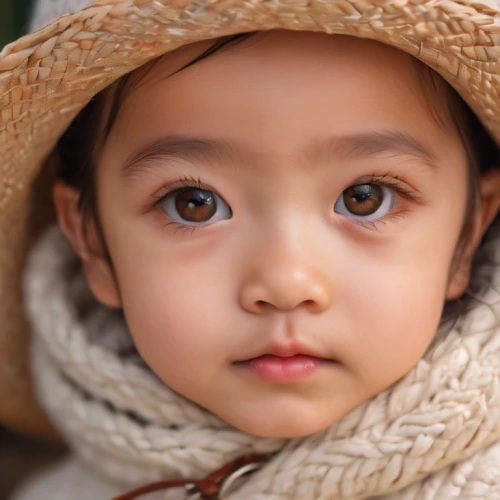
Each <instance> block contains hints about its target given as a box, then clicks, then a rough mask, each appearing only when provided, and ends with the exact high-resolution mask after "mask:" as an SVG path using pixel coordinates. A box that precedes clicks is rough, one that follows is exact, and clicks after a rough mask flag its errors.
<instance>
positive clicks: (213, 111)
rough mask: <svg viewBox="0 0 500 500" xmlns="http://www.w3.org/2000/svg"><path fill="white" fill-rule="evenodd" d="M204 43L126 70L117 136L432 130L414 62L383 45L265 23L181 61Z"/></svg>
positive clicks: (284, 137) (284, 138) (227, 136)
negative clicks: (261, 29)
mask: <svg viewBox="0 0 500 500" xmlns="http://www.w3.org/2000/svg"><path fill="white" fill-rule="evenodd" d="M213 43H214V42H213V41H205V42H199V43H196V44H191V45H188V46H186V47H182V48H181V49H178V50H176V51H174V52H173V53H171V54H167V55H165V56H163V57H162V58H161V59H159V60H157V61H155V62H154V63H151V64H150V65H148V66H146V67H144V68H141V69H139V70H138V71H137V72H136V73H135V74H133V75H131V78H130V81H129V82H128V87H129V88H128V89H127V90H126V91H125V92H124V95H125V97H124V99H123V102H122V104H121V107H120V111H119V113H118V120H117V124H116V125H115V128H117V129H118V133H119V135H120V136H121V137H123V136H124V135H125V136H127V137H128V138H129V139H130V140H131V141H132V142H134V140H135V139H137V140H139V138H138V136H148V135H149V136H154V135H155V134H156V133H159V132H160V131H161V132H162V133H165V134H173V133H176V134H177V133H181V134H182V133H183V129H186V128H188V129H189V133H190V134H192V133H193V132H194V131H196V129H197V128H198V129H199V133H200V134H202V135H207V133H209V134H214V135H219V136H220V135H222V136H223V137H224V138H225V139H228V140H231V137H230V136H231V135H238V134H240V133H241V131H242V127H243V126H244V127H243V130H244V132H245V134H246V135H247V137H250V136H252V135H255V134H257V135H259V132H260V134H262V133H267V135H268V136H273V141H274V145H276V146H279V141H280V140H282V141H283V142H286V141H287V140H288V142H289V141H290V139H291V138H292V137H294V136H296V135H297V128H300V130H301V133H302V134H303V135H304V136H305V135H307V134H309V135H311V136H314V135H315V134H322V133H324V129H325V128H330V129H332V127H333V128H334V129H336V130H331V132H332V133H335V132H338V131H339V130H341V131H342V132H347V133H349V132H352V133H357V132H359V131H360V130H359V128H360V127H365V128H370V127H371V128H374V129H376V128H379V127H385V126H387V125H388V122H391V121H392V122H393V123H389V125H391V126H392V125H394V124H397V125H398V126H401V127H403V128H406V129H407V130H405V131H407V132H409V133H412V132H414V131H415V129H420V130H419V134H421V135H424V136H425V135H431V134H433V133H435V130H434V129H435V128H437V124H436V123H435V120H434V119H433V116H432V113H430V112H429V106H428V102H426V99H425V97H424V93H423V92H422V79H421V78H419V75H418V72H417V69H416V66H415V64H414V61H413V60H412V58H411V57H410V56H409V55H407V54H405V53H404V52H401V51H399V50H397V49H394V48H392V47H388V46H385V45H383V44H380V43H378V42H374V41H370V40H364V39H357V38H354V37H348V36H339V35H326V34H323V33H311V32H290V31H274V32H265V33H257V34H254V35H253V36H251V37H249V38H247V39H244V40H243V41H240V42H238V43H229V44H228V45H226V46H224V47H223V48H221V49H220V50H218V51H217V52H215V53H213V54H211V55H209V56H208V57H205V58H202V59H201V60H199V61H197V62H196V63H195V64H192V65H190V66H189V67H187V68H186V69H182V68H183V67H184V66H186V65H188V64H189V63H190V62H192V61H193V60H196V59H197V58H198V57H199V56H200V54H203V53H204V52H205V51H206V50H209V49H210V47H211V46H212V45H213ZM181 69H182V70H181ZM179 70H181V71H179ZM306 122H307V123H306ZM138 127H139V128H140V130H138ZM349 129H352V130H349ZM448 130H449V129H448ZM115 132H116V131H115ZM441 132H442V133H446V129H445V130H443V131H441ZM151 138H153V137H147V139H151ZM309 139H311V137H309ZM263 147H264V145H263Z"/></svg>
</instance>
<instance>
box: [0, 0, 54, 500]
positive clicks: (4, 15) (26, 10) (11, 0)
mask: <svg viewBox="0 0 500 500" xmlns="http://www.w3.org/2000/svg"><path fill="white" fill-rule="evenodd" d="M31 5H32V0H0V49H1V48H3V46H4V45H6V44H7V43H9V42H12V41H13V40H15V39H16V38H18V37H19V36H21V35H23V34H25V33H26V32H27V30H28V19H29V15H30V12H31V11H30V8H31ZM63 452H64V447H63V446H62V445H61V444H59V443H54V442H41V441H37V440H34V439H31V438H29V437H26V436H20V435H17V434H15V433H13V432H10V431H9V430H8V429H5V428H3V427H2V426H1V425H0V499H1V500H6V499H8V495H9V492H10V491H11V490H12V489H13V488H14V487H15V486H16V485H17V484H19V483H20V482H21V481H22V480H23V479H25V478H26V477H27V476H29V475H30V474H32V473H34V472H35V471H36V470H38V469H39V468H40V467H42V466H43V465H46V464H48V463H50V462H52V461H53V460H54V459H56V458H57V457H59V456H60V455H61V454H62V453H63Z"/></svg>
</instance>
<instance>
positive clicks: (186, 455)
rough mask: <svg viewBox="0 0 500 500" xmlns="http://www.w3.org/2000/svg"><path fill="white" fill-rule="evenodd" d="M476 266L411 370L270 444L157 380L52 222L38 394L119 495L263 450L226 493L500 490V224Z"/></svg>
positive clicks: (33, 273) (38, 338) (309, 495)
mask: <svg viewBox="0 0 500 500" xmlns="http://www.w3.org/2000/svg"><path fill="white" fill-rule="evenodd" d="M481 262H482V263H481V265H480V266H479V267H477V269H475V272H474V276H475V283H474V284H473V285H472V287H471V292H470V295H471V300H470V302H468V305H467V307H466V308H465V310H464V311H463V312H462V313H461V315H460V316H459V317H458V320H456V321H454V322H453V324H451V325H450V324H448V325H444V326H443V329H442V331H440V332H438V335H437V336H436V339H435V341H434V343H433V345H432V346H431V347H430V348H429V350H428V352H427V353H426V354H425V356H424V357H423V359H421V360H420V361H419V363H418V364H417V365H416V366H415V367H414V368H413V369H412V370H411V371H410V372H409V373H408V374H407V375H406V376H405V377H404V378H402V379H401V380H399V381H398V382H397V383H395V384H394V385H393V386H392V387H390V388H389V389H387V390H386V391H384V392H382V393H380V394H378V395H377V396H376V397H374V398H373V399H371V400H369V401H366V402H365V403H364V404H362V405H361V406H359V407H358V408H356V409H355V410H353V411H352V412H351V413H349V414H348V415H346V416H345V417H344V418H342V419H341V420H340V421H339V422H337V423H334V424H333V425H332V426H330V427H329V428H328V429H326V430H324V431H322V432H319V433H316V434H314V435H311V436H307V437H303V438H297V439H289V440H283V439H269V438H259V437H255V436H251V435H248V434H245V433H244V432H241V431H239V430H237V429H235V428H233V427H231V426H229V425H228V424H227V423H225V422H224V421H222V420H220V419H219V418H217V417H215V416H214V415H213V414H211V413H209V412H207V411H206V410H204V409H203V408H201V407H199V406H197V405H196V404H194V403H193V402H191V401H189V400H187V399H185V398H183V397H182V396H180V395H179V394H177V393H175V392H173V391H172V390H171V389H169V387H167V386H166V385H165V384H164V383H162V382H161V380H159V379H158V378H157V377H156V376H155V375H154V374H153V373H152V372H151V371H150V370H149V369H148V367H147V366H146V365H145V363H144V362H143V361H142V360H141V358H140V356H139V355H138V354H137V351H136V350H135V348H134V345H133V342H132V339H131V337H130V334H129V332H128V330H127V327H126V324H125V321H124V319H123V316H122V314H121V312H117V311H112V310H109V309H107V308H105V307H103V306H101V305H99V304H98V303H97V302H96V301H95V300H94V299H93V298H92V295H91V294H90V292H89V290H88V288H87V285H86V282H85V279H84V278H83V275H82V272H81V269H80V267H79V263H78V259H77V258H76V257H75V255H74V253H73V251H72V250H71V248H70V246H69V244H68V243H67V241H66V239H65V238H64V236H63V235H62V233H61V232H60V230H59V229H58V228H56V227H54V228H51V229H50V230H49V231H48V232H47V233H46V235H45V236H44V237H43V239H42V240H41V241H40V242H39V243H38V245H37V246H36V248H35V249H34V251H33V252H32V255H31V257H30V260H29V263H28V268H27V273H26V283H25V288H26V300H27V306H28V310H29V314H30V317H31V320H32V324H33V330H34V342H33V346H34V347H33V370H34V375H35V377H34V378H35V380H36V384H37V391H38V394H39V398H40V400H41V401H42V404H43V405H44V407H45V408H46V409H47V411H48V413H49V415H50V416H51V417H52V419H53V421H54V422H55V424H56V425H57V426H58V428H59V429H60V431H61V432H62V434H63V435H64V436H65V438H66V439H67V441H68V442H69V444H70V446H71V447H72V449H73V450H74V452H75V453H76V454H77V455H78V456H79V457H80V459H81V460H82V461H84V462H85V463H86V464H88V466H89V467H90V468H92V469H94V470H96V471H97V472H98V473H99V474H100V475H104V476H105V477H106V478H107V479H108V480H109V481H111V482H114V483H117V484H120V485H122V486H123V489H124V490H126V489H127V488H129V487H135V486H137V485H141V484H144V483H148V482H151V481H155V480H159V479H164V478H170V477H177V476H189V477H203V476H206V475H207V474H208V473H210V472H211V471H213V470H214V469H216V468H218V467H220V466H222V465H223V464H225V463H227V462H229V461H230V460H232V459H234V458H236V457H238V456H240V455H242V454H245V453H259V454H262V453H266V454H271V458H270V460H269V461H268V462H267V463H266V464H265V465H264V466H263V467H262V468H261V469H260V470H259V471H257V472H255V473H253V474H252V475H251V476H249V478H248V479H247V480H246V481H245V482H244V483H243V484H242V485H241V486H239V488H238V489H237V491H236V492H235V493H233V494H232V495H230V496H229V497H228V498H231V499H238V500H242V499H243V500H246V499H253V500H257V499H266V500H278V499H280V500H284V499H287V500H288V499H295V498H296V499H301V500H309V499H310V500H318V499H365V498H373V497H375V498H384V499H393V500H395V499H398V500H403V499H406V500H409V499H419V500H421V499H428V500H435V499H443V500H444V499H446V500H449V499H451V498H460V499H468V498H471V499H472V498H481V499H493V498H500V465H499V464H500V445H499V444H497V441H498V440H499V439H500V381H499V376H500V327H499V326H498V325H499V324H500V322H499V321H498V319H497V315H498V314H499V313H500V294H499V292H497V291H496V289H497V288H498V286H497V283H500V227H497V228H493V230H492V231H491V236H490V237H489V239H488V240H487V242H486V243H485V244H484V245H483V247H482V250H481ZM481 283H485V284H484V285H481Z"/></svg>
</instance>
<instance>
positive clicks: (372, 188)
mask: <svg viewBox="0 0 500 500" xmlns="http://www.w3.org/2000/svg"><path fill="white" fill-rule="evenodd" d="M342 196H343V197H344V204H345V207H346V208H347V210H349V212H350V213H351V214H353V215H359V216H364V215H372V214H374V213H375V212H376V211H377V210H378V209H379V208H380V205H382V202H383V201H384V196H383V192H382V188H381V187H380V186H378V185H377V184H359V185H357V186H351V187H350V188H347V189H346V190H345V191H344V193H343V195H342Z"/></svg>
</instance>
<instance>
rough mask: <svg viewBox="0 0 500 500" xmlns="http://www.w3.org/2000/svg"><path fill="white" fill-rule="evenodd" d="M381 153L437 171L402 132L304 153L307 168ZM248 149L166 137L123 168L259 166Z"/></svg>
mask: <svg viewBox="0 0 500 500" xmlns="http://www.w3.org/2000/svg"><path fill="white" fill-rule="evenodd" d="M380 153H393V154H394V155H400V156H406V157H409V158H412V159H416V160H419V162H421V163H424V164H426V165H427V166H428V167H430V169H431V170H435V169H436V156H435V155H434V154H433V153H432V152H431V151H430V150H429V149H428V148H426V147H425V146H424V145H423V143H422V142H420V141H419V140H418V139H416V138H415V137H413V136H411V135H410V134H408V133H406V132H402V131H391V130H386V131H377V132H366V133H360V134H353V135H345V136H332V137H329V138H327V139H326V140H323V141H315V142H314V143H312V144H311V145H310V146H309V147H308V148H307V149H306V150H305V151H304V152H303V158H304V159H305V160H306V162H307V164H308V167H309V168H310V166H311V165H317V164H322V163H325V162H328V161H330V160H331V158H332V157H334V158H338V159H343V160H348V159H356V158H363V157H373V156H376V155H378V154H380ZM252 155H253V156H256V153H252V151H250V150H249V149H248V148H244V147H242V146H240V145H237V144H233V143H230V142H227V141H225V140H220V139H200V138H191V137H184V136H176V135H168V136H165V137H161V138H159V139H156V140H154V141H153V142H151V143H148V144H146V145H145V146H143V147H142V148H140V149H139V150H138V151H137V152H135V153H134V154H133V155H131V156H130V157H129V158H128V159H127V160H126V162H125V163H124V165H123V167H122V175H123V176H124V177H125V178H130V177H133V176H135V175H137V174H140V173H143V172H147V171H150V170H156V169H158V168H160V167H161V168H163V167H165V161H168V160H174V161H175V160H185V161H191V162H192V161H195V160H201V161H204V162H209V163H217V164H219V165H223V164H227V163H229V164H231V165H233V166H234V165H236V164H238V165H239V164H242V163H247V164H248V163H252V164H258V162H257V161H255V159H254V160H252V159H251V157H252Z"/></svg>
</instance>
